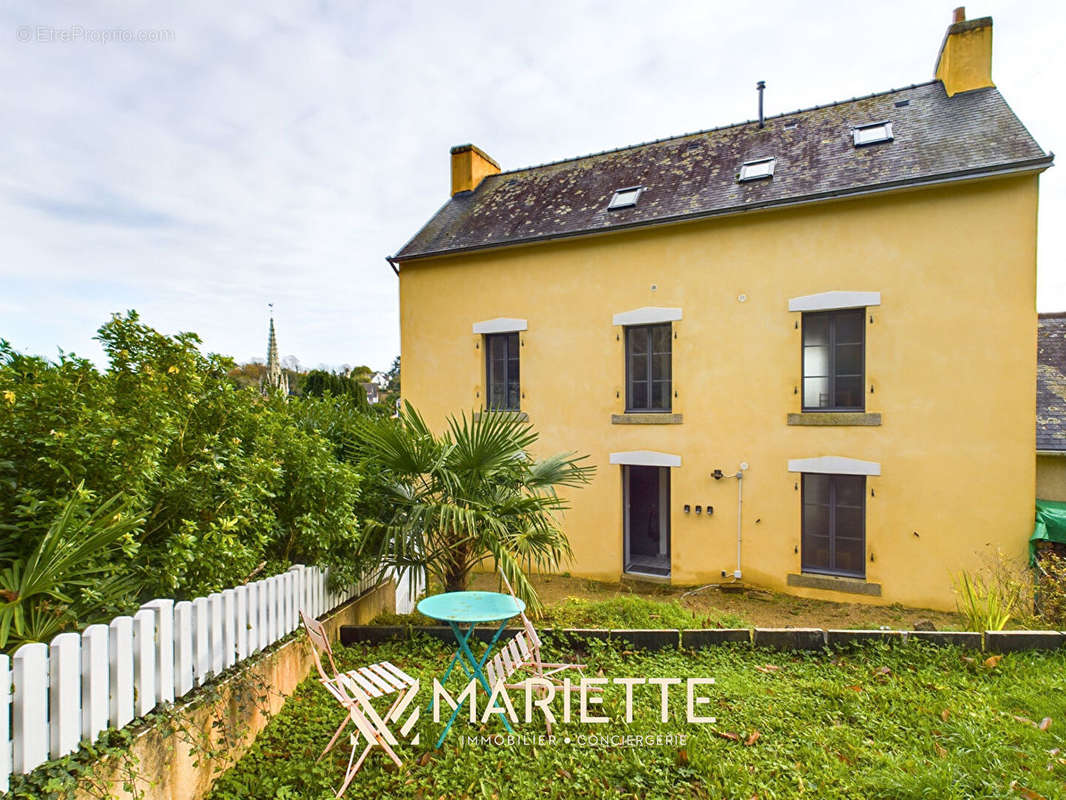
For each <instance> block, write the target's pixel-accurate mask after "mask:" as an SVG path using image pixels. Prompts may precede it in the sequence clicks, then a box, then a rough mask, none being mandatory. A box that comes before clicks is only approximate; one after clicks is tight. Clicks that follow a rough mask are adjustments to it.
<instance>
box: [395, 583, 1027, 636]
mask: <svg viewBox="0 0 1066 800" xmlns="http://www.w3.org/2000/svg"><path fill="white" fill-rule="evenodd" d="M531 580H532V582H533V584H534V586H536V589H537V594H538V595H539V596H540V599H541V601H542V602H543V603H544V605H545V614H544V616H543V617H541V619H540V620H538V625H539V626H540V627H544V628H553V627H554V628H750V627H760V628H802V627H812V628H880V627H882V626H886V627H889V628H896V629H910V628H913V627H914V625H915V623H916V622H918V621H919V620H925V621H928V622H932V623H933V625H934V626H935V627H936V628H937V630H942V631H947V630H965V629H966V621H965V619H964V618H963V617H962V616H961V615H959V614H954V613H949V612H944V611H931V610H929V609H920V608H919V609H915V608H905V607H903V606H900V605H888V606H875V605H870V604H868V603H833V602H829V601H825V600H809V599H807V598H803V597H795V596H793V595H787V594H778V593H775V592H769V591H765V590H761V589H747V590H745V591H741V592H735V593H733V592H725V591H720V590H718V589H705V590H702V591H699V592H696V593H695V594H690V595H688V596H686V592H688V591H689V589H690V588H691V587H677V586H669V585H661V586H660V585H655V584H650V583H640V584H630V583H625V584H618V583H600V582H598V581H590V580H586V579H584V578H572V577H568V576H565V575H534V576H532V577H531ZM469 588H471V589H477V590H480V591H490V592H492V591H502V589H501V588H500V584H499V581H498V579H497V578H496V576H495V575H494V574H488V573H478V574H475V575H473V576H472V579H471V582H470V587H469ZM374 622H375V623H377V624H383V625H403V624H412V625H439V624H440V623H438V622H434V621H433V620H430V619H426V618H425V617H422V616H421V615H419V614H417V613H416V614H411V615H396V614H383V615H381V616H380V617H379V618H377V619H375V620H374ZM1008 627H1014V626H1013V625H1008Z"/></svg>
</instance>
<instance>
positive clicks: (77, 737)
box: [0, 565, 407, 792]
mask: <svg viewBox="0 0 1066 800" xmlns="http://www.w3.org/2000/svg"><path fill="white" fill-rule="evenodd" d="M327 578H328V576H327V571H326V570H322V569H318V568H316V567H305V566H302V565H297V566H294V567H292V568H290V569H289V571H288V572H285V573H283V574H281V575H275V576H273V577H270V578H264V579H263V580H259V581H255V582H254V583H249V584H246V585H244V586H238V587H237V588H236V589H226V590H225V591H223V592H218V593H215V594H211V595H208V596H207V597H198V598H196V599H195V600H192V601H187V600H183V601H181V602H177V603H176V602H174V601H173V600H153V601H152V602H150V603H145V604H144V605H143V606H141V609H140V610H139V611H137V613H135V614H134V615H133V616H123V617H116V618H115V619H113V620H111V624H110V625H90V626H89V627H88V628H86V629H85V630H84V631H83V632H81V633H61V634H59V635H58V636H56V637H55V638H54V639H52V641H51V642H50V643H49V644H40V643H34V644H25V645H23V646H22V647H20V648H19V649H18V650H16V651H15V653H14V655H13V656H11V657H10V659H9V658H8V656H3V655H0V792H6V791H7V790H8V783H9V779H10V776H11V774H12V773H26V772H29V771H30V770H32V769H33V768H34V767H36V766H38V765H39V764H42V763H44V762H45V761H47V760H49V759H50V758H59V757H61V756H64V755H67V754H68V753H72V752H74V751H75V750H76V749H77V748H78V746H79V743H80V742H81V741H82V740H83V739H85V740H89V741H95V740H96V739H97V737H99V735H100V733H101V732H102V731H104V730H105V729H106V728H108V727H109V726H110V727H112V728H122V727H124V726H126V725H128V724H130V722H132V721H133V720H134V719H136V718H137V717H140V716H143V715H144V714H147V713H148V712H149V711H151V710H152V709H153V708H155V707H156V706H157V705H159V704H160V703H172V702H174V700H175V699H177V698H180V697H183V696H184V695H186V694H188V693H189V692H190V691H192V689H194V688H195V687H197V686H200V685H201V684H203V683H204V682H205V681H207V680H208V679H210V678H211V677H213V676H215V675H218V674H219V673H220V672H222V671H223V670H224V669H227V668H228V667H232V666H233V665H234V664H236V663H237V662H239V661H241V660H243V659H245V658H248V657H249V656H252V655H254V654H255V653H257V652H259V651H260V650H262V649H264V648H265V647H268V646H270V645H271V644H273V643H274V642H276V641H278V640H279V639H281V638H283V637H285V636H286V635H288V634H289V633H292V632H293V631H295V630H296V628H297V627H298V625H299V621H300V619H299V613H298V612H299V610H300V609H304V610H305V611H307V612H309V613H310V614H312V615H314V616H315V617H319V616H321V615H323V614H325V613H326V612H328V611H331V610H332V609H334V608H336V607H337V606H339V605H341V604H343V603H345V602H346V601H348V600H350V599H351V598H353V597H357V596H359V595H361V594H363V593H364V592H366V591H368V590H369V589H372V588H373V587H374V586H375V585H376V584H377V581H376V580H374V579H364V580H363V581H361V582H360V583H359V584H357V585H356V586H353V587H351V588H350V589H344V590H343V591H330V590H329V588H328V584H327ZM399 593H400V592H399V590H397V596H398V595H399ZM404 593H405V596H406V594H407V590H406V588H405V589H404Z"/></svg>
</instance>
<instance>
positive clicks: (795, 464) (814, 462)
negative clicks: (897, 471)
mask: <svg viewBox="0 0 1066 800" xmlns="http://www.w3.org/2000/svg"><path fill="white" fill-rule="evenodd" d="M788 471H789V472H821V473H825V474H829V475H880V474H881V464H880V463H878V462H877V461H860V460H859V459H857V458H845V457H844V456H818V457H816V458H790V459H789V460H788Z"/></svg>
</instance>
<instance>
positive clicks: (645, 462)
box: [611, 450, 681, 467]
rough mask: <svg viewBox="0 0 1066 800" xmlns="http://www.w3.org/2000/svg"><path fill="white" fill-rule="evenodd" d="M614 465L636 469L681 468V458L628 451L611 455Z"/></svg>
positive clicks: (640, 451) (651, 451)
mask: <svg viewBox="0 0 1066 800" xmlns="http://www.w3.org/2000/svg"><path fill="white" fill-rule="evenodd" d="M611 463H612V464H628V465H629V466H634V467H680V466H681V456H676V455H674V454H673V453H659V452H657V451H655V450H626V451H624V452H621V453H611Z"/></svg>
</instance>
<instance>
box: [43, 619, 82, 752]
mask: <svg viewBox="0 0 1066 800" xmlns="http://www.w3.org/2000/svg"><path fill="white" fill-rule="evenodd" d="M48 695H49V696H48V723H49V725H48V727H49V729H50V746H49V751H50V753H51V756H50V757H51V758H60V757H61V756H65V755H68V754H70V753H73V752H74V751H75V750H77V749H78V742H79V741H81V636H79V635H78V634H76V633H61V634H59V635H58V636H56V637H55V638H53V639H52V641H51V642H50V643H49V645H48Z"/></svg>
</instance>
